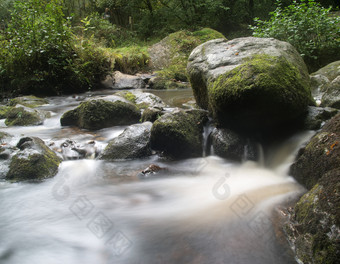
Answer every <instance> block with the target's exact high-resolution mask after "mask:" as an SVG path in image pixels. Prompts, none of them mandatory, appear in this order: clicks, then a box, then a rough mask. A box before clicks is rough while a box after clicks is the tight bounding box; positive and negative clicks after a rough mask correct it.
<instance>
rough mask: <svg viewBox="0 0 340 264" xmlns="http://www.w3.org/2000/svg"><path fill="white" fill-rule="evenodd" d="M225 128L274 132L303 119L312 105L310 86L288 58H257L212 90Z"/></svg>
mask: <svg viewBox="0 0 340 264" xmlns="http://www.w3.org/2000/svg"><path fill="white" fill-rule="evenodd" d="M208 97H209V106H210V109H211V111H212V113H213V117H214V119H215V120H216V121H217V122H218V124H219V125H220V126H222V127H226V126H235V127H236V128H238V129H250V130H258V131H261V130H267V131H268V130H270V129H272V128H276V127H280V126H282V124H286V123H289V122H291V121H294V120H297V119H299V118H301V117H302V116H303V115H304V114H305V113H306V111H307V106H308V105H309V104H310V103H311V102H312V98H311V94H310V90H309V86H308V83H306V82H305V81H304V79H303V78H301V75H300V73H299V71H298V70H297V69H296V68H295V67H294V66H293V65H292V64H291V63H289V62H288V61H287V60H286V59H285V58H284V57H273V56H269V55H255V56H253V57H251V58H249V59H248V60H246V61H245V62H244V63H243V64H241V65H240V66H238V67H237V68H235V69H233V70H231V71H230V72H227V73H225V74H222V75H220V76H219V77H218V78H217V79H216V80H215V81H214V82H212V83H210V84H209V86H208Z"/></svg>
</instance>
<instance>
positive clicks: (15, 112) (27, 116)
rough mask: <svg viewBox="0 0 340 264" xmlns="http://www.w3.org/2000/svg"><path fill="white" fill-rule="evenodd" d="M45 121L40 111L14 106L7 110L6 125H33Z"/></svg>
mask: <svg viewBox="0 0 340 264" xmlns="http://www.w3.org/2000/svg"><path fill="white" fill-rule="evenodd" d="M42 123H43V119H42V117H41V116H40V114H39V113H38V112H34V111H32V112H29V111H26V110H25V109H24V108H23V107H16V108H12V109H11V110H10V111H8V112H7V118H6V120H5V124H6V126H31V125H39V124H42Z"/></svg>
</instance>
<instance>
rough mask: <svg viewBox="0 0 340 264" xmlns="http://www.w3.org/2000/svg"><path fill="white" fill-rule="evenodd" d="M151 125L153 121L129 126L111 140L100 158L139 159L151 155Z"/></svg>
mask: <svg viewBox="0 0 340 264" xmlns="http://www.w3.org/2000/svg"><path fill="white" fill-rule="evenodd" d="M151 127H152V123H151V122H145V123H142V124H136V125H132V126H129V127H128V128H126V129H125V130H124V131H123V133H121V134H120V135H119V136H118V137H116V138H114V139H113V140H111V141H110V142H109V144H108V145H107V147H106V148H105V149H104V151H103V153H102V154H101V156H100V159H103V160H117V159H137V158H143V157H147V156H150V155H151V154H152V153H151V148H150V135H151Z"/></svg>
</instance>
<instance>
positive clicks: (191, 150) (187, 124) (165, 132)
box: [151, 110, 208, 159]
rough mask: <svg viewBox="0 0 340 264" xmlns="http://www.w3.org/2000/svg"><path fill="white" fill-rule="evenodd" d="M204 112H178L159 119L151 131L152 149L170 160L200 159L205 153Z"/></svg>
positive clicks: (205, 116)
mask: <svg viewBox="0 0 340 264" xmlns="http://www.w3.org/2000/svg"><path fill="white" fill-rule="evenodd" d="M207 120H208V117H207V112H206V111H203V110H187V111H183V110H177V111H175V112H173V113H167V114H164V115H163V116H162V117H160V118H159V119H157V120H156V121H155V122H154V124H153V126H152V129H151V148H152V149H154V150H157V151H160V152H161V153H162V154H163V155H165V156H167V157H170V158H175V159H178V158H185V157H199V156H201V155H202V153H203V136H202V132H203V125H204V124H205V123H206V122H207Z"/></svg>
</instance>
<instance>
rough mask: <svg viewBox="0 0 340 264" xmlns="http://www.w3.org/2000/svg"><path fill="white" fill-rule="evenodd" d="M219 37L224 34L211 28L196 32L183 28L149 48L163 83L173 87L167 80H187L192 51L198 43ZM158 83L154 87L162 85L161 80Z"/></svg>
mask: <svg viewBox="0 0 340 264" xmlns="http://www.w3.org/2000/svg"><path fill="white" fill-rule="evenodd" d="M217 38H224V36H223V35H222V34H221V33H219V32H217V31H216V30H213V29H210V28H203V29H201V30H198V31H194V32H190V31H187V30H181V31H177V32H175V33H172V34H170V35H169V36H167V37H166V38H164V39H163V40H161V41H160V42H159V43H156V44H154V45H153V46H151V47H150V48H149V50H148V51H149V54H150V59H151V65H152V67H153V68H154V70H156V71H157V75H158V77H160V80H163V84H166V85H163V87H169V86H170V87H172V86H171V85H170V84H169V83H166V81H165V80H168V81H169V80H174V81H182V82H185V81H187V80H188V77H187V72H186V64H187V60H188V57H189V54H190V52H191V51H192V50H193V49H194V48H195V47H197V46H198V45H200V44H202V43H204V42H206V41H208V40H211V39H217ZM156 83H157V86H156V85H155V86H154V89H156V87H159V86H160V85H159V84H160V82H156Z"/></svg>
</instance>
